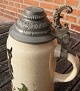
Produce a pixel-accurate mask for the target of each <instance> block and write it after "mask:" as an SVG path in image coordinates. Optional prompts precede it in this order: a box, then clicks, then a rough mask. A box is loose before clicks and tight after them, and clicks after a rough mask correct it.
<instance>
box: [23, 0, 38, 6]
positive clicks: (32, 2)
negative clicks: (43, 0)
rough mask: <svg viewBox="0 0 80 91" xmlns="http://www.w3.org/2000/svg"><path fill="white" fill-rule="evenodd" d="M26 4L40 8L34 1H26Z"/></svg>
mask: <svg viewBox="0 0 80 91" xmlns="http://www.w3.org/2000/svg"><path fill="white" fill-rule="evenodd" d="M24 3H26V4H29V5H33V6H39V2H37V1H32V0H24Z"/></svg>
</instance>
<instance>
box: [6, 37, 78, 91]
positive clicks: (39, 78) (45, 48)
mask: <svg viewBox="0 0 80 91" xmlns="http://www.w3.org/2000/svg"><path fill="white" fill-rule="evenodd" d="M55 45H56V46H57V44H56V40H54V41H50V42H47V43H44V44H37V45H34V44H33V45H32V44H26V43H21V42H19V41H16V40H14V39H13V38H12V37H11V36H9V37H8V40H7V48H8V49H11V47H12V59H11V64H12V67H13V80H12V84H13V89H14V90H13V91H18V89H17V88H21V87H22V86H21V83H23V84H24V85H25V86H26V87H27V88H28V89H29V91H54V82H55V81H57V82H67V81H70V80H72V79H73V78H74V77H75V76H76V75H77V72H78V69H79V64H78V59H77V58H76V57H74V56H72V57H71V56H70V58H69V59H70V60H71V61H73V60H74V61H73V62H72V64H73V65H74V66H73V68H74V72H72V73H69V74H67V75H66V74H64V75H65V76H64V75H61V74H59V73H56V72H55V69H56V57H54V50H55V49H56V48H55ZM58 52H59V50H58ZM58 54H59V53H58ZM56 56H58V55H57V54H56ZM75 60H76V61H75ZM57 74H58V75H57ZM58 76H60V77H58Z"/></svg>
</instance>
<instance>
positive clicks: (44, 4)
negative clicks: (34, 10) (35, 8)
mask: <svg viewBox="0 0 80 91" xmlns="http://www.w3.org/2000/svg"><path fill="white" fill-rule="evenodd" d="M40 7H42V8H47V9H51V10H53V9H54V10H56V9H57V8H58V7H59V6H57V5H54V4H48V3H40Z"/></svg>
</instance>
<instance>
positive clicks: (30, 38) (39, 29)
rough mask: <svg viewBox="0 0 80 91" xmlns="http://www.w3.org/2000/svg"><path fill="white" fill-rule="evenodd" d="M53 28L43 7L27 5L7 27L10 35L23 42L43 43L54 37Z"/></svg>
mask: <svg viewBox="0 0 80 91" xmlns="http://www.w3.org/2000/svg"><path fill="white" fill-rule="evenodd" d="M52 32H53V29H52V27H51V24H50V21H49V19H48V18H47V17H46V13H45V12H44V9H42V8H40V7H34V6H32V7H27V8H26V9H25V10H24V12H23V14H22V16H21V17H20V18H19V19H18V20H17V22H16V23H14V24H13V25H12V26H11V28H10V29H9V33H10V35H11V36H12V37H13V38H14V39H16V40H18V41H21V42H24V43H31V44H37V43H45V42H48V41H51V40H53V39H54V36H53V35H52Z"/></svg>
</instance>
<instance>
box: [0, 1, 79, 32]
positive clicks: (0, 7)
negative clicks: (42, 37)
mask: <svg viewBox="0 0 80 91" xmlns="http://www.w3.org/2000/svg"><path fill="white" fill-rule="evenodd" d="M30 5H33V6H40V7H42V8H44V9H45V11H46V13H47V15H48V18H49V19H50V21H51V22H53V15H54V12H55V9H56V8H59V7H60V6H62V5H70V6H72V8H73V13H72V14H66V12H62V16H63V17H64V18H63V19H61V23H62V24H64V23H65V22H66V23H68V24H69V28H70V29H71V30H72V31H75V30H76V31H78V32H80V0H0V15H1V16H4V17H7V18H10V19H12V20H17V19H18V18H19V17H20V16H21V14H22V12H23V10H24V9H25V8H26V7H27V6H30Z"/></svg>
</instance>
